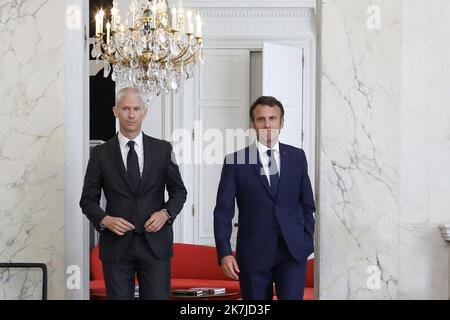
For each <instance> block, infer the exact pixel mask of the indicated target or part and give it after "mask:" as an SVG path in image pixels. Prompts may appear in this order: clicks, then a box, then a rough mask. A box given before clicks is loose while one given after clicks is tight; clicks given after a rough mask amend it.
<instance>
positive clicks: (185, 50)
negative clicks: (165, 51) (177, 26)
mask: <svg viewBox="0 0 450 320" xmlns="http://www.w3.org/2000/svg"><path fill="white" fill-rule="evenodd" d="M189 47H190V45H187V46H186V47H184V48H183V49H182V51H181V52H180V54H179V55H177V56H176V57H175V58H173V59H172V62H177V61H178V60H182V59H183V57H184V56H185V54H186V52H188V50H189Z"/></svg>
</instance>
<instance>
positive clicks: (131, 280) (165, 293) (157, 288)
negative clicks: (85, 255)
mask: <svg viewBox="0 0 450 320" xmlns="http://www.w3.org/2000/svg"><path fill="white" fill-rule="evenodd" d="M170 261H171V260H170V259H166V260H161V259H159V258H157V257H156V256H155V255H154V254H153V252H152V250H151V248H150V246H149V245H148V243H147V239H146V238H145V234H138V233H133V245H132V246H131V247H130V250H128V252H127V253H126V255H125V256H124V257H123V258H122V259H121V260H119V261H115V262H108V261H102V264H103V274H104V279H105V285H106V294H107V296H108V299H110V300H133V299H134V298H135V276H136V275H137V280H138V283H139V298H140V299H142V300H167V299H169V295H170V274H171V270H170V269H171V263H170Z"/></svg>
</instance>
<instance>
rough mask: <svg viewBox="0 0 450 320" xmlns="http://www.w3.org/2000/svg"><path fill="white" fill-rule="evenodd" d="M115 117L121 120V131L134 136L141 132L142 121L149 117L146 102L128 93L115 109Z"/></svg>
mask: <svg viewBox="0 0 450 320" xmlns="http://www.w3.org/2000/svg"><path fill="white" fill-rule="evenodd" d="M113 112H114V115H115V116H116V118H118V119H119V123H120V129H121V131H123V132H124V133H128V134H133V133H138V132H140V131H141V126H142V121H143V120H144V118H145V117H146V116H147V108H146V107H145V105H144V101H142V99H141V98H140V97H139V95H136V94H134V93H128V92H126V93H125V94H124V95H123V96H122V98H121V99H120V101H119V104H118V105H117V106H115V107H114V108H113Z"/></svg>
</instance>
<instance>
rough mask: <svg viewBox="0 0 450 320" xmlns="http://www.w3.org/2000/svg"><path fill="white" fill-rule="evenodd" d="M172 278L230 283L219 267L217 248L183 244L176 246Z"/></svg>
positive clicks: (176, 244)
mask: <svg viewBox="0 0 450 320" xmlns="http://www.w3.org/2000/svg"><path fill="white" fill-rule="evenodd" d="M172 278H175V279H179V278H180V279H214V280H227V281H229V279H228V278H227V277H226V276H225V275H224V273H223V271H222V269H221V268H220V266H219V263H218V260H217V254H216V248H214V247H209V246H203V245H192V244H182V243H175V244H174V256H173V258H172Z"/></svg>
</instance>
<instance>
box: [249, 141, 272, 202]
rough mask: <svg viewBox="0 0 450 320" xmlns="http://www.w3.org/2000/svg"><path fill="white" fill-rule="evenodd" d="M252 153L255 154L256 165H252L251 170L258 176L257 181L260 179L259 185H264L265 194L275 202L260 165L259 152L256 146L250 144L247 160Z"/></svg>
mask: <svg viewBox="0 0 450 320" xmlns="http://www.w3.org/2000/svg"><path fill="white" fill-rule="evenodd" d="M253 152H256V156H257V161H256V164H253V165H252V166H253V168H254V170H255V173H256V175H257V176H258V179H260V181H261V183H262V184H263V185H264V188H265V189H266V191H267V193H268V194H269V195H270V197H271V198H272V199H274V200H275V198H274V196H273V195H272V190H271V189H270V185H269V181H268V180H267V176H266V175H265V173H264V168H263V166H262V163H261V159H260V158H259V152H258V148H257V147H256V144H252V145H251V146H250V148H249V153H250V154H249V159H251V155H252V154H254V153H253Z"/></svg>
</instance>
